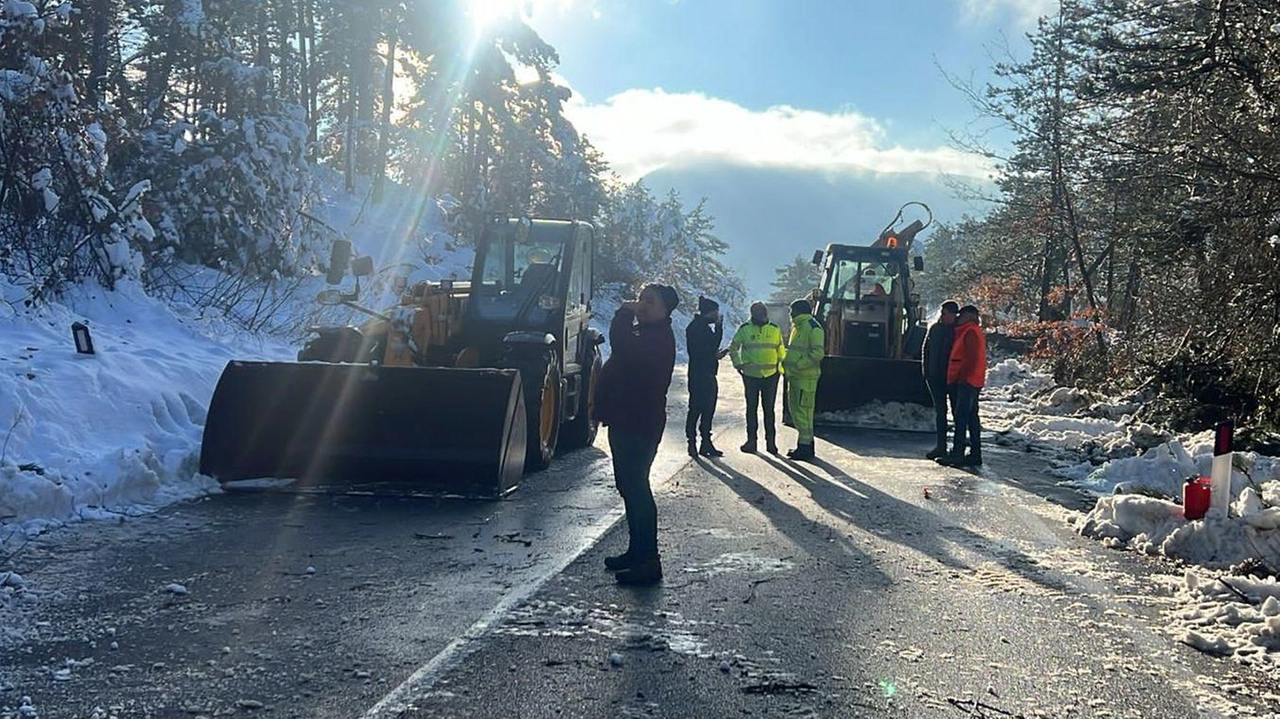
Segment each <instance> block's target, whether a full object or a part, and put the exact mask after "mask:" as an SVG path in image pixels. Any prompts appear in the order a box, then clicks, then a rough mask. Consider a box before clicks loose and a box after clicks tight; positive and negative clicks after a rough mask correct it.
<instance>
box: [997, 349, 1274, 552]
mask: <svg viewBox="0 0 1280 719" xmlns="http://www.w3.org/2000/svg"><path fill="white" fill-rule="evenodd" d="M988 376H989V378H993V381H990V382H989V384H990V385H994V389H993V391H992V392H991V395H992V397H991V399H990V400H989V401H986V402H984V411H985V412H986V413H987V415H988V421H987V423H986V424H987V427H988V428H990V429H994V430H995V431H996V432H997V438H996V439H997V442H998V443H1000V444H1005V445H1013V446H1022V447H1025V448H1029V449H1038V450H1041V451H1047V452H1049V453H1050V454H1051V456H1052V460H1051V461H1052V463H1053V464H1054V465H1055V466H1056V468H1055V470H1054V472H1055V474H1057V475H1059V476H1061V477H1064V478H1065V479H1066V482H1065V483H1066V484H1071V485H1074V486H1077V487H1080V488H1082V489H1086V490H1089V491H1091V492H1094V493H1096V494H1098V495H1100V499H1099V500H1098V503H1097V506H1095V507H1094V509H1093V511H1092V512H1090V513H1089V514H1088V515H1087V516H1086V517H1085V518H1084V519H1083V520H1082V521H1081V522H1080V523H1079V524H1078V525H1077V527H1078V528H1079V531H1080V532H1081V533H1082V534H1084V535H1086V536H1089V537H1093V538H1095V539H1101V540H1103V541H1104V542H1106V543H1107V544H1109V545H1111V546H1115V547H1120V546H1127V547H1130V548H1133V549H1135V550H1137V551H1142V552H1147V553H1150V554H1161V555H1165V556H1169V557H1176V558H1179V559H1183V560H1185V561H1188V562H1192V563H1196V564H1202V565H1205V566H1209V567H1228V566H1231V565H1234V564H1238V563H1240V562H1242V561H1244V560H1245V559H1248V558H1255V559H1261V560H1262V561H1264V562H1266V563H1267V566H1269V567H1270V568H1271V571H1276V570H1277V569H1280V531H1277V529H1276V525H1277V524H1280V521H1277V520H1276V519H1275V517H1276V515H1277V513H1280V460H1277V459H1275V458H1272V457H1264V456H1260V455H1257V454H1255V453H1252V452H1237V453H1236V454H1235V456H1234V460H1233V471H1232V478H1231V493H1232V501H1233V503H1234V504H1233V509H1232V513H1231V517H1230V518H1229V519H1226V520H1218V521H1211V522H1205V521H1194V522H1188V521H1187V520H1186V519H1184V518H1183V512H1182V506H1181V505H1180V504H1179V503H1180V502H1181V498H1182V487H1183V485H1184V484H1185V482H1186V480H1187V479H1188V478H1190V477H1202V476H1208V475H1209V468H1210V465H1211V463H1212V460H1213V432H1201V433H1199V434H1196V435H1190V436H1183V437H1178V438H1169V437H1167V436H1165V435H1163V434H1162V433H1160V432H1159V431H1158V430H1156V429H1155V428H1153V427H1151V426H1150V425H1147V424H1144V423H1141V422H1137V421H1135V420H1134V419H1133V415H1134V413H1135V412H1136V411H1137V410H1138V408H1139V406H1138V405H1137V404H1136V403H1134V402H1130V401H1125V400H1114V399H1105V398H1099V397H1096V396H1094V395H1092V394H1090V393H1088V392H1084V391H1081V390H1078V389H1074V388H1067V387H1053V385H1052V382H1051V381H1049V378H1048V377H1046V376H1044V375H1041V374H1037V373H1036V372H1035V371H1034V370H1033V369H1031V368H1029V367H1028V366H1026V365H1025V364H1023V363H1021V362H1019V361H1018V360H1005V361H1003V362H1001V363H999V364H997V365H995V366H994V367H993V368H992V369H991V371H990V372H989V375H988ZM1271 508H1278V509H1271Z"/></svg>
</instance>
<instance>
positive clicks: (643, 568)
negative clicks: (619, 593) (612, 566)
mask: <svg viewBox="0 0 1280 719" xmlns="http://www.w3.org/2000/svg"><path fill="white" fill-rule="evenodd" d="M613 576H614V578H615V579H617V580H618V584H629V585H633V586H649V585H651V584H657V583H658V582H661V581H662V559H661V558H659V557H656V556H655V557H651V558H649V559H642V560H640V561H639V562H637V563H635V564H633V565H631V566H630V567H627V568H626V569H623V570H622V571H620V572H618V573H617V574H615V575H613Z"/></svg>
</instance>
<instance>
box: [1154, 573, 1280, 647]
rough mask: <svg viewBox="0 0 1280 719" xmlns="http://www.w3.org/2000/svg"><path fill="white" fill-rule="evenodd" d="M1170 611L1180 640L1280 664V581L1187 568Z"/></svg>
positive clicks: (1195, 645)
mask: <svg viewBox="0 0 1280 719" xmlns="http://www.w3.org/2000/svg"><path fill="white" fill-rule="evenodd" d="M1177 597H1178V600H1179V604H1180V605H1181V607H1182V608H1180V609H1177V610H1174V611H1173V612H1171V613H1170V619H1172V620H1173V621H1174V623H1175V624H1176V625H1177V626H1176V627H1175V628H1174V630H1173V634H1174V636H1176V637H1177V638H1178V639H1179V641H1181V642H1183V643H1184V644H1188V645H1190V646H1192V647H1195V648H1196V649H1198V650H1200V651H1202V652H1205V653H1206V654H1215V655H1219V656H1231V657H1233V658H1234V659H1236V660H1237V661H1240V662H1241V663H1246V664H1255V663H1256V664H1262V665H1264V666H1272V667H1276V668H1280V582H1278V581H1276V579H1274V578H1263V579H1259V578H1255V577H1221V578H1217V579H1210V578H1207V577H1203V576H1201V575H1199V574H1197V573H1195V572H1193V571H1187V572H1186V573H1185V575H1184V577H1183V581H1182V583H1181V585H1180V586H1179V587H1178V592H1177Z"/></svg>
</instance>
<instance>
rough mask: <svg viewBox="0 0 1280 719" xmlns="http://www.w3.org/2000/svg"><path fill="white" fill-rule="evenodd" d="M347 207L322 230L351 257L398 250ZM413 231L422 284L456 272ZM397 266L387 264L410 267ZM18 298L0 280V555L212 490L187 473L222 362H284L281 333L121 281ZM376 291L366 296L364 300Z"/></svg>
mask: <svg viewBox="0 0 1280 719" xmlns="http://www.w3.org/2000/svg"><path fill="white" fill-rule="evenodd" d="M337 197H338V198H345V197H346V195H345V193H343V194H340V195H337ZM343 202H345V203H346V204H343ZM359 210H360V207H359V203H358V198H355V199H345V200H343V199H339V200H338V201H337V202H336V203H335V205H334V206H331V207H329V208H327V212H328V213H329V219H330V220H331V224H333V225H335V226H336V227H341V228H343V230H344V231H345V232H346V234H348V235H349V236H350V237H351V238H352V239H353V241H355V243H356V245H357V247H360V248H367V249H362V250H361V251H363V252H370V253H371V254H373V253H377V254H379V255H387V254H389V253H392V252H393V251H394V247H393V245H394V244H395V243H396V241H397V240H399V241H400V243H401V250H402V251H403V252H405V253H406V254H407V253H409V252H410V248H409V247H408V244H412V243H408V242H406V240H405V237H406V234H407V233H406V231H404V230H403V229H402V230H400V231H393V230H392V229H391V228H390V227H389V226H388V225H387V222H386V221H385V220H377V219H369V220H363V219H362V220H360V222H359V223H358V224H355V221H354V220H350V221H347V222H343V221H342V219H340V218H343V217H347V218H356V217H360V216H361V215H360V212H359ZM437 214H438V215H440V216H441V217H442V216H443V214H442V213H437ZM376 215H377V213H366V214H365V215H364V217H373V216H376ZM431 217H436V215H431ZM401 219H402V220H403V218H401ZM422 227H423V228H425V229H421V230H420V232H423V233H425V234H424V235H423V236H422V238H419V239H422V240H423V242H425V243H426V244H427V245H431V251H432V252H433V253H434V255H433V257H432V258H429V259H424V260H423V261H422V265H423V267H422V268H419V269H422V271H423V272H425V273H427V274H429V275H432V276H434V277H449V276H451V275H453V274H462V275H466V274H467V273H468V272H469V269H468V268H467V265H468V264H470V263H471V261H472V253H471V252H470V251H469V250H462V251H455V250H454V249H452V247H451V246H452V242H451V241H448V242H446V241H444V238H443V237H442V235H441V233H440V231H441V228H440V227H434V226H433V225H432V224H431V223H429V222H428V223H424V224H423V225H422ZM424 238H425V239H424ZM419 244H422V243H419ZM411 259H413V258H407V259H405V260H402V261H401V262H400V264H399V267H400V268H402V269H405V270H414V268H416V267H417V265H415V264H414V263H413V262H411V261H408V260H411ZM199 274H200V273H199V272H197V273H194V276H198V275H199ZM197 281H199V280H197ZM308 281H309V282H310V284H307V285H306V286H304V287H303V288H302V289H300V290H299V291H297V292H295V293H294V298H296V299H295V300H293V301H292V304H285V305H282V306H280V307H278V308H277V310H276V313H277V314H275V315H273V318H278V319H280V322H278V323H277V324H279V325H288V324H289V322H290V319H289V318H297V317H303V316H305V315H307V314H308V312H309V311H310V308H312V307H314V305H313V303H312V301H311V298H312V297H314V296H315V290H316V289H319V288H320V287H323V286H324V284H323V278H320V277H315V278H310V279H309V280H308ZM23 296H24V293H23V290H22V289H21V288H19V287H16V286H13V285H10V284H6V283H4V282H3V281H0V300H4V301H0V336H3V337H5V339H6V342H5V346H4V347H0V550H4V549H6V548H7V547H9V546H13V544H18V543H21V542H22V541H25V538H26V537H27V536H30V535H31V534H36V533H39V532H42V531H45V530H46V529H48V528H51V527H56V526H59V525H61V524H62V523H64V522H67V521H74V520H80V519H102V518H119V517H121V516H129V515H134V514H139V513H145V512H149V511H154V510H155V509H157V508H160V507H163V506H166V505H168V504H171V503H173V502H176V501H180V500H184V499H189V498H193V497H198V496H201V495H204V494H207V493H209V492H216V491H218V485H217V483H216V482H215V481H213V480H212V479H210V478H209V477H205V476H203V475H200V474H198V464H199V453H200V442H201V437H202V434H203V427H204V422H205V414H206V412H207V409H208V403H209V400H210V398H211V397H212V395H213V389H214V386H215V385H216V383H217V381H218V378H219V376H220V375H221V372H222V369H223V367H224V366H225V365H226V363H227V362H228V361H229V360H231V359H262V360H293V359H295V358H296V356H297V346H296V344H295V342H293V341H292V340H291V339H289V338H285V337H281V338H271V337H266V336H264V335H260V334H251V333H249V332H246V331H242V330H240V329H238V328H236V327H234V326H232V325H231V324H230V323H227V322H225V321H223V320H221V319H220V318H219V317H216V316H215V317H213V318H210V317H208V316H206V313H205V312H202V311H201V310H199V309H198V308H195V307H192V306H189V305H183V304H182V303H181V302H165V301H162V300H159V299H156V298H155V297H152V296H149V295H147V293H146V292H145V291H144V290H143V289H142V288H141V287H139V286H137V285H135V284H129V283H121V284H120V285H118V286H117V288H116V289H115V290H114V291H111V292H106V291H103V290H101V289H95V288H90V287H84V288H78V289H76V290H75V291H73V292H72V293H70V294H69V295H68V296H66V297H65V298H63V300H62V302H61V303H58V304H51V305H48V306H44V307H41V308H39V309H22V306H21V298H22V297H23ZM377 296H378V293H377V291H376V287H370V292H369V294H368V295H367V297H369V298H370V300H369V301H371V302H376V301H377ZM208 314H214V313H208ZM77 321H78V322H83V323H85V324H86V325H87V326H88V327H89V328H90V332H91V335H92V339H93V344H94V349H95V354H92V355H82V354H77V353H76V351H75V347H74V344H73V342H72V336H71V324H72V323H73V322H77ZM343 321H346V320H345V319H344V320H343ZM0 556H4V551H0ZM2 571H3V568H0V572H2Z"/></svg>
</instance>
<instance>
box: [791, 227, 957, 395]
mask: <svg viewBox="0 0 1280 719" xmlns="http://www.w3.org/2000/svg"><path fill="white" fill-rule="evenodd" d="M911 205H919V206H920V207H923V208H924V210H925V212H927V213H928V212H929V208H928V207H927V206H925V205H924V204H922V203H918V202H910V203H907V204H906V205H903V206H902V208H900V209H899V210H898V214H897V216H896V217H895V218H894V219H893V220H891V221H890V222H889V225H888V226H886V227H885V228H884V230H882V231H881V233H880V236H879V237H878V238H877V239H876V240H875V242H873V243H872V244H871V245H870V246H866V245H843V244H830V245H827V247H826V250H825V251H823V250H819V251H817V252H815V253H814V257H813V263H814V264H815V265H818V266H820V267H821V269H822V274H821V279H820V280H819V286H818V287H817V288H816V289H815V290H814V291H813V293H812V296H811V298H810V299H811V300H812V301H813V305H814V313H813V316H814V318H815V319H817V320H818V322H821V323H822V327H823V331H824V333H825V335H826V357H825V358H823V360H822V375H821V377H820V378H819V379H818V389H817V391H816V392H815V394H814V412H815V413H817V414H819V415H821V414H822V413H829V412H839V411H843V410H850V409H854V408H856V407H858V406H860V405H863V404H866V403H868V402H871V401H875V400H880V401H883V402H904V403H911V404H923V405H932V398H931V397H930V395H929V390H928V387H927V386H926V385H925V382H924V377H923V375H922V373H921V367H920V354H921V350H922V348H923V344H924V333H925V329H926V327H925V324H924V308H923V307H922V306H921V305H920V296H919V295H918V294H917V293H916V291H915V285H914V280H913V279H912V277H911V272H912V271H915V272H921V271H923V270H924V258H923V257H921V256H919V255H914V256H913V255H912V254H911V246H912V244H913V243H914V241H915V238H916V235H918V234H919V233H920V232H921V231H922V230H924V229H925V228H926V227H928V225H929V224H931V223H932V220H933V217H932V213H929V220H928V221H927V222H923V221H921V220H914V221H912V222H911V223H910V224H908V225H907V226H906V227H903V228H901V229H897V228H895V225H896V224H897V223H898V222H899V221H900V220H901V219H902V216H903V212H904V210H905V209H906V208H907V207H909V206H911ZM819 419H820V417H819Z"/></svg>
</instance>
